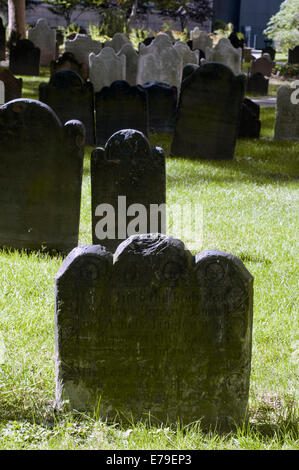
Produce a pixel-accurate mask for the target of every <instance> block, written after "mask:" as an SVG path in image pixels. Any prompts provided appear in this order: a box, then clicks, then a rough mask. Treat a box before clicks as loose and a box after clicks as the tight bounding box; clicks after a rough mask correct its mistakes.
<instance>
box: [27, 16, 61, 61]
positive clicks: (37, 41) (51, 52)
mask: <svg viewBox="0 0 299 470" xmlns="http://www.w3.org/2000/svg"><path fill="white" fill-rule="evenodd" d="M28 39H29V40H30V41H31V42H32V43H33V44H34V45H35V47H38V48H39V49H40V65H42V66H45V67H47V66H49V65H50V63H51V61H52V60H54V59H55V57H56V31H55V29H51V28H50V26H49V25H48V23H47V20H45V19H44V18H39V19H38V20H37V22H36V25H35V26H34V27H33V28H31V29H29V31H28Z"/></svg>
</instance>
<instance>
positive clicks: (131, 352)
mask: <svg viewBox="0 0 299 470" xmlns="http://www.w3.org/2000/svg"><path fill="white" fill-rule="evenodd" d="M55 294H56V312H55V357H56V403H57V405H58V406H63V401H64V400H68V402H69V405H68V406H70V407H71V408H74V409H76V410H80V411H86V410H87V411H90V410H91V411H93V410H95V409H97V410H98V413H99V416H100V417H101V418H102V419H104V420H105V419H108V421H113V420H114V419H115V417H117V420H123V418H124V419H126V417H130V418H131V419H133V421H134V422H135V421H139V420H146V419H149V414H150V416H152V417H154V419H155V422H157V423H161V422H162V423H163V424H165V423H169V424H175V423H177V422H178V420H179V422H180V423H181V424H183V425H187V424H190V423H193V422H194V421H199V420H200V422H201V426H202V427H203V428H205V427H207V428H209V427H210V426H211V427H212V428H215V426H218V429H222V430H231V429H232V428H234V427H235V426H236V425H239V426H240V425H242V423H243V420H246V413H247V405H248V395H249V385H250V372H251V351H252V320H253V277H252V276H251V274H250V273H249V272H248V271H247V269H246V267H245V266H244V264H243V263H242V262H241V261H240V260H239V259H238V258H236V257H235V256H233V255H230V254H228V253H224V252H221V251H217V250H210V251H204V252H203V253H201V254H199V255H196V256H195V257H194V256H192V254H191V252H190V251H188V250H187V249H186V248H185V246H184V244H183V242H182V241H180V240H179V239H175V238H172V237H169V236H165V235H161V234H144V235H135V236H131V237H130V238H128V239H127V240H126V241H124V242H123V243H122V244H120V245H119V247H118V248H117V251H116V253H115V254H114V256H112V254H111V253H109V252H108V251H106V250H105V249H104V248H103V247H102V246H100V245H85V246H80V247H78V248H76V249H74V250H73V251H72V252H71V253H70V254H69V256H68V257H67V258H66V259H65V261H64V262H63V264H62V266H61V268H60V270H59V271H58V273H57V275H56V278H55Z"/></svg>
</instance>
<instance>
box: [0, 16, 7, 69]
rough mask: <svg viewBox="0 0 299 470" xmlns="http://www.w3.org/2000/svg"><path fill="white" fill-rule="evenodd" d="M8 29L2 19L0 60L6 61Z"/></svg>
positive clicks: (0, 25)
mask: <svg viewBox="0 0 299 470" xmlns="http://www.w3.org/2000/svg"><path fill="white" fill-rule="evenodd" d="M5 52H6V28H5V27H4V26H3V22H2V18H1V17H0V60H5V57H6V53H5Z"/></svg>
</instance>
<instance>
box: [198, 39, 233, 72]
mask: <svg viewBox="0 0 299 470" xmlns="http://www.w3.org/2000/svg"><path fill="white" fill-rule="evenodd" d="M205 54H206V60H207V62H217V63H219V64H223V65H226V66H227V67H229V68H230V69H231V70H232V71H233V73H234V74H235V75H239V74H240V73H241V72H242V49H241V48H238V49H235V48H234V47H233V46H232V45H231V42H230V40H229V39H227V38H222V39H220V41H219V42H218V44H216V46H215V47H214V48H212V47H207V48H206V50H205Z"/></svg>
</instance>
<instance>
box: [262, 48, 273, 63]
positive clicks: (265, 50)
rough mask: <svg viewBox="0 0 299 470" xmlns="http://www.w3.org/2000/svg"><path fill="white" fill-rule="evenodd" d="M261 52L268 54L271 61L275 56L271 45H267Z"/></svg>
mask: <svg viewBox="0 0 299 470" xmlns="http://www.w3.org/2000/svg"><path fill="white" fill-rule="evenodd" d="M262 54H263V55H264V54H269V55H270V57H271V61H272V62H274V60H275V56H276V50H275V49H274V47H272V46H267V47H265V48H264V49H262Z"/></svg>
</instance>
